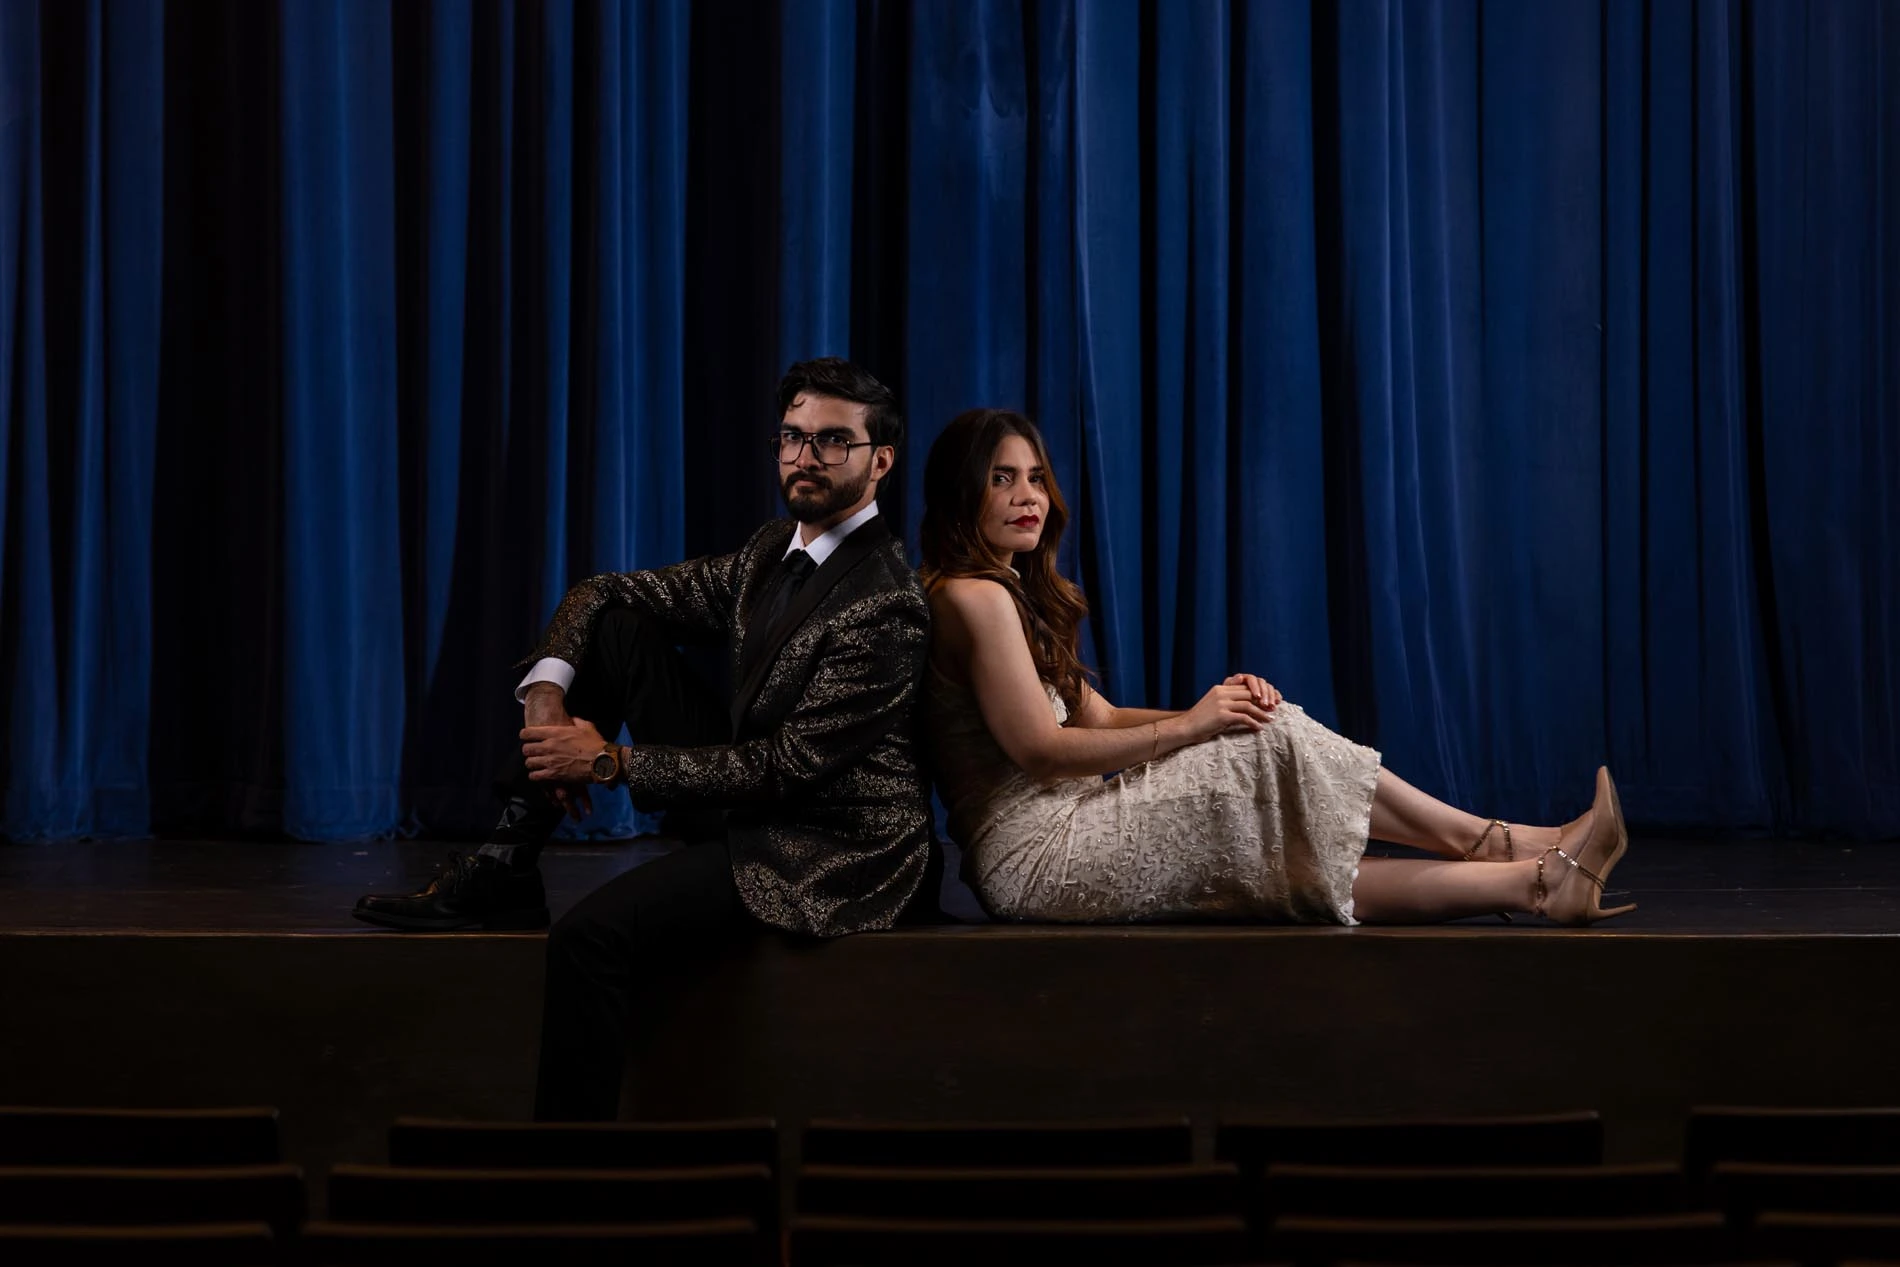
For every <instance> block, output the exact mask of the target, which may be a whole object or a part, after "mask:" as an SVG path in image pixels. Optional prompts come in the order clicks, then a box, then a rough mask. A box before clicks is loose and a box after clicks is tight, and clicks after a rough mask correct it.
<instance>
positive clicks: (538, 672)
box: [515, 500, 877, 702]
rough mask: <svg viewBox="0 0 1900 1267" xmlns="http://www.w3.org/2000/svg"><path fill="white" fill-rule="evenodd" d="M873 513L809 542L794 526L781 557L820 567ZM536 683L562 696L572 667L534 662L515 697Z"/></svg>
mask: <svg viewBox="0 0 1900 1267" xmlns="http://www.w3.org/2000/svg"><path fill="white" fill-rule="evenodd" d="M876 514H877V502H876V501H875V500H873V501H872V502H871V504H870V505H868V506H866V507H865V508H864V509H863V510H860V511H859V512H858V513H857V514H855V515H853V516H851V518H849V519H847V520H845V521H844V522H843V523H841V524H838V525H836V526H834V527H831V528H827V529H825V530H824V531H823V532H821V533H819V534H818V535H817V537H815V538H813V539H812V540H811V541H802V540H801V539H802V538H803V537H804V535H805V534H806V533H807V532H810V531H811V525H810V524H800V525H798V529H797V531H795V532H793V533H792V539H791V540H790V541H788V542H786V543H785V556H786V557H787V558H790V557H791V554H792V551H794V550H803V551H804V552H805V553H806V554H809V555H810V556H811V561H812V565H813V566H814V567H823V566H824V563H825V560H826V559H829V558H830V557H831V552H832V551H833V550H836V549H837V548H838V547H839V546H840V545H841V544H843V542H844V539H845V538H846V537H848V536H850V535H851V534H852V533H854V532H856V531H857V530H858V529H859V528H862V527H863V526H864V525H865V524H866V523H868V522H869V521H870V519H871V517H872V516H873V515H876ZM536 682H552V683H554V684H555V685H556V686H558V687H560V688H561V693H562V694H563V695H565V694H567V690H568V688H569V687H571V686H573V685H574V666H573V665H571V664H569V663H568V662H567V661H565V660H557V659H555V658H554V657H553V656H548V657H546V658H545V659H542V660H537V661H536V662H535V665H534V667H533V668H532V669H529V670H528V676H527V677H524V678H522V679H521V685H519V686H517V687H515V698H516V699H517V700H520V701H524V702H525V701H526V700H527V698H528V688H529V687H531V686H533V685H534V684H535V683H536Z"/></svg>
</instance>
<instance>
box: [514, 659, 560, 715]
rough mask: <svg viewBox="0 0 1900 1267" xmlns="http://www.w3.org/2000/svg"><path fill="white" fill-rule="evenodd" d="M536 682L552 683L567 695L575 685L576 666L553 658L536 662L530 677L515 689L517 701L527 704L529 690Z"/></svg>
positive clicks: (525, 678)
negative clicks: (569, 689)
mask: <svg viewBox="0 0 1900 1267" xmlns="http://www.w3.org/2000/svg"><path fill="white" fill-rule="evenodd" d="M536 682H552V683H554V684H555V685H556V686H558V687H560V688H561V694H563V695H565V694H567V690H568V688H569V687H571V686H573V685H574V666H573V665H571V664H569V663H568V662H567V661H565V660H556V659H555V658H554V657H553V656H549V657H547V658H546V659H544V660H537V661H535V665H534V667H533V668H532V669H529V670H528V676H527V677H524V678H522V679H521V685H520V686H517V687H516V688H515V699H516V700H517V701H518V702H520V703H524V704H525V703H526V702H527V700H528V688H529V687H531V686H533V685H534V684H535V683H536Z"/></svg>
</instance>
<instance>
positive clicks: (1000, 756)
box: [924, 664, 1379, 924]
mask: <svg viewBox="0 0 1900 1267" xmlns="http://www.w3.org/2000/svg"><path fill="white" fill-rule="evenodd" d="M1045 689H1046V690H1047V691H1048V693H1049V699H1050V703H1051V705H1052V706H1053V708H1054V709H1055V715H1056V720H1057V721H1058V722H1064V721H1067V720H1068V710H1067V708H1065V707H1064V705H1063V703H1062V700H1061V699H1060V698H1059V697H1058V696H1057V695H1056V692H1055V688H1054V687H1050V686H1047V684H1045ZM924 721H925V726H924V733H925V734H926V736H927V737H928V739H929V743H930V746H931V748H932V750H933V757H934V763H935V767H936V769H935V773H936V778H937V785H938V791H939V793H940V794H941V795H942V797H943V800H944V804H945V805H946V806H948V807H949V810H950V835H951V837H952V838H953V839H954V840H956V842H957V844H958V845H960V846H961V847H962V849H963V854H964V878H965V879H966V880H967V881H968V882H969V883H970V885H971V887H972V888H974V889H975V890H976V894H977V897H978V899H979V900H981V901H982V903H983V906H984V909H985V910H987V911H989V913H990V914H991V915H992V916H994V917H996V918H997V919H1004V920H1024V921H1037V922H1053V923H1131V922H1137V921H1161V920H1176V921H1186V920H1271V921H1280V922H1290V923H1338V924H1351V923H1354V922H1355V921H1354V920H1353V917H1352V882H1353V879H1354V877H1355V876H1357V874H1358V869H1359V859H1360V857H1361V856H1362V855H1363V854H1364V853H1365V849H1366V833H1367V828H1368V826H1369V824H1370V822H1371V817H1372V794H1373V789H1374V786H1375V784H1376V783H1377V781H1378V777H1379V754H1378V753H1377V752H1374V751H1373V750H1372V749H1370V748H1365V747H1362V746H1360V745H1359V744H1356V743H1353V742H1352V741H1351V740H1349V739H1346V738H1345V737H1343V736H1341V735H1337V734H1334V733H1333V732H1332V731H1330V730H1328V729H1326V727H1324V726H1322V725H1320V724H1319V723H1318V722H1316V721H1314V720H1313V719H1312V718H1310V717H1308V716H1307V715H1306V713H1305V712H1304V711H1303V710H1302V709H1301V708H1299V706H1298V705H1295V704H1291V703H1286V702H1282V703H1281V704H1280V705H1279V706H1278V707H1276V708H1275V709H1274V711H1273V719H1272V720H1271V721H1269V722H1268V723H1267V724H1266V726H1265V727H1264V728H1263V729H1262V730H1261V731H1260V732H1259V733H1258V734H1248V733H1237V734H1229V735H1222V736H1220V737H1218V738H1216V739H1212V740H1209V741H1207V742H1205V743H1199V744H1193V745H1190V746H1189V747H1186V748H1179V749H1176V750H1175V751H1174V752H1171V753H1169V754H1167V755H1166V756H1163V757H1161V758H1160V759H1158V760H1156V761H1151V762H1143V763H1141V764H1139V765H1135V766H1132V767H1130V768H1129V769H1128V770H1125V771H1123V772H1122V773H1121V774H1118V775H1116V776H1114V777H1113V778H1109V779H1101V778H1086V779H1061V780H1057V781H1056V782H1053V783H1048V784H1041V785H1038V784H1037V783H1036V782H1035V781H1034V780H1032V779H1030V777H1029V776H1028V775H1026V774H1024V773H1023V771H1022V770H1021V769H1019V768H1018V767H1017V766H1016V765H1015V764H1014V763H1013V762H1011V761H1010V759H1009V758H1008V757H1007V756H1005V755H1004V753H1003V750H1002V748H1001V747H999V746H998V744H997V743H996V741H995V739H993V738H992V737H991V736H990V732H989V729H988V727H986V726H985V725H984V724H983V716H982V714H981V712H979V711H978V708H977V703H976V697H975V695H974V694H972V692H971V691H970V689H969V688H968V687H966V686H963V685H961V684H959V683H956V682H953V681H951V680H950V679H949V678H948V677H946V676H945V675H944V674H943V673H942V672H941V671H940V670H939V669H938V668H937V666H936V665H935V664H932V665H931V666H930V668H929V669H928V670H927V672H926V681H925V706H924Z"/></svg>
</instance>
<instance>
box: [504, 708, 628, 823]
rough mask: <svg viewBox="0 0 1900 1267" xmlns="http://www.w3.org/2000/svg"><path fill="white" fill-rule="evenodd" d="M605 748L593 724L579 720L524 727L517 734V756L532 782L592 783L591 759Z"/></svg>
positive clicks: (571, 719) (592, 766) (583, 784)
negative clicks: (518, 735) (561, 723)
mask: <svg viewBox="0 0 1900 1267" xmlns="http://www.w3.org/2000/svg"><path fill="white" fill-rule="evenodd" d="M606 746H607V741H606V740H604V739H602V738H601V737H600V732H599V731H598V730H595V729H594V723H592V722H590V721H586V720H584V719H582V718H579V717H570V718H569V719H568V723H567V725H565V726H528V727H525V728H524V729H523V730H522V732H521V755H522V756H523V757H526V758H527V762H528V777H529V778H530V779H533V780H534V781H535V782H536V783H578V784H581V785H582V786H585V785H587V784H589V783H592V782H593V781H594V758H595V757H597V756H599V755H600V750H601V749H602V748H605V747H606ZM570 812H572V811H571V810H570Z"/></svg>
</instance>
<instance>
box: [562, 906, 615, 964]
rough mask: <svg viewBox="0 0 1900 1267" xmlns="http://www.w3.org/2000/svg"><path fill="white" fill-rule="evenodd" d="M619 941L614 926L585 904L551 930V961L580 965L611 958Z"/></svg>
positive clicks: (563, 918)
mask: <svg viewBox="0 0 1900 1267" xmlns="http://www.w3.org/2000/svg"><path fill="white" fill-rule="evenodd" d="M618 940H619V939H618V937H617V936H616V930H615V928H614V926H613V924H612V923H611V922H609V921H608V920H606V919H604V918H602V917H601V916H600V915H599V914H598V913H597V912H595V911H593V910H590V909H589V906H588V903H586V902H585V901H583V902H581V903H580V904H579V905H577V906H575V907H574V908H573V909H572V910H570V911H568V912H567V913H566V914H565V915H563V916H561V918H559V919H557V920H555V921H554V926H553V927H552V928H550V929H548V961H549V962H550V963H554V964H576V963H580V962H583V961H590V960H599V959H601V958H604V957H610V956H612V955H613V954H614V953H615V949H616V942H617V941H618Z"/></svg>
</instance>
